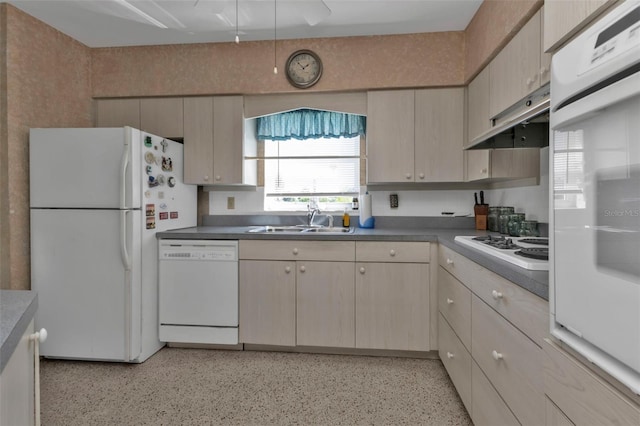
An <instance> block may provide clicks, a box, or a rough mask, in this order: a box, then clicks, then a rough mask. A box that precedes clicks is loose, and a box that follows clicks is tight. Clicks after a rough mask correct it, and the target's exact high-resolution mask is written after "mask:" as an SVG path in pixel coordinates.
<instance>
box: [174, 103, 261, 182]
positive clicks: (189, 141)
mask: <svg viewBox="0 0 640 426" xmlns="http://www.w3.org/2000/svg"><path fill="white" fill-rule="evenodd" d="M243 105H244V101H243V97H242V96H214V97H197V98H185V99H184V126H185V131H184V151H185V152H184V160H185V182H186V183H191V184H198V185H242V184H245V185H255V184H256V183H257V180H256V177H257V175H256V170H255V169H256V166H255V160H245V156H255V155H256V146H257V142H256V141H255V138H254V137H253V135H246V137H245V132H244V128H245V123H244V115H243V108H244V106H243Z"/></svg>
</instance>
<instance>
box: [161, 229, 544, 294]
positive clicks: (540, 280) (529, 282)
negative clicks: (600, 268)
mask: <svg viewBox="0 0 640 426" xmlns="http://www.w3.org/2000/svg"><path fill="white" fill-rule="evenodd" d="M250 228H251V226H199V227H193V228H185V229H177V230H173V231H165V232H158V233H157V234H156V236H157V237H158V238H165V239H187V240H256V239H259V240H343V241H430V242H438V243H441V244H443V245H445V246H447V247H449V248H450V249H452V250H454V251H455V252H457V253H460V254H461V255H463V256H465V257H467V258H469V259H470V260H473V261H474V262H476V263H478V264H479V265H481V266H484V267H485V268H487V269H489V270H490V271H492V272H495V273H496V274H498V275H500V276H502V277H504V278H506V279H508V280H509V281H512V282H513V283H515V284H517V285H519V286H520V287H522V288H524V289H526V290H528V291H530V292H531V293H533V294H535V295H537V296H539V297H541V298H543V299H545V300H548V299H549V273H548V272H547V271H529V270H526V269H524V268H521V267H518V266H515V265H512V264H510V263H508V262H505V261H503V260H500V259H497V258H495V257H493V256H490V255H487V254H484V253H483V252H480V251H478V250H474V249H472V248H468V247H466V246H463V245H460V244H458V243H456V242H455V241H454V238H455V237H456V235H487V232H486V231H476V230H474V229H469V228H440V227H438V228H419V227H411V228H406V227H398V228H393V227H384V228H375V229H363V228H355V230H354V232H353V233H352V234H340V235H335V234H334V235H328V234H285V235H283V234H260V233H247V231H248V230H249V229H250Z"/></svg>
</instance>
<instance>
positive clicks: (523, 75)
mask: <svg viewBox="0 0 640 426" xmlns="http://www.w3.org/2000/svg"><path fill="white" fill-rule="evenodd" d="M541 19H542V12H541V11H538V12H537V13H536V14H535V15H534V16H533V17H532V18H531V19H530V20H529V21H528V22H527V23H526V24H525V26H524V27H522V29H521V30H520V31H519V32H518V34H516V36H515V37H514V38H513V39H512V40H511V41H510V42H509V43H508V44H507V45H506V46H505V47H504V48H503V49H502V50H501V51H500V53H498V55H497V56H496V57H495V58H494V59H493V60H492V61H491V63H490V64H489V88H490V91H491V92H490V93H491V95H490V97H489V114H490V116H491V117H495V116H496V115H498V114H500V113H501V112H503V111H504V110H506V109H507V108H509V107H510V106H512V105H514V104H515V103H516V102H517V101H519V100H520V99H522V98H524V97H525V96H527V95H528V94H530V93H531V92H533V91H534V90H536V89H537V88H539V87H540V86H541V84H540V82H541V78H540V77H541V75H542V74H543V73H546V74H548V70H546V71H544V72H543V70H542V69H541V55H542V47H541V46H542V44H541V43H542V41H541V28H542V22H541Z"/></svg>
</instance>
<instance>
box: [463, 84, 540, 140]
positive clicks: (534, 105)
mask: <svg viewBox="0 0 640 426" xmlns="http://www.w3.org/2000/svg"><path fill="white" fill-rule="evenodd" d="M549 104H550V101H549V84H546V85H544V86H542V87H541V88H540V89H538V90H536V91H535V92H533V93H532V94H531V95H529V96H527V97H526V98H524V99H523V100H522V101H520V102H518V103H517V104H515V105H513V106H512V107H510V108H508V109H507V110H505V111H504V112H503V113H501V114H500V115H498V116H496V117H495V118H493V119H492V120H491V121H492V123H493V126H492V127H491V129H489V130H488V131H486V132H485V133H483V134H481V135H479V136H477V137H475V138H474V139H473V140H472V141H471V143H470V144H469V146H467V147H466V149H488V148H531V147H543V146H548V145H549Z"/></svg>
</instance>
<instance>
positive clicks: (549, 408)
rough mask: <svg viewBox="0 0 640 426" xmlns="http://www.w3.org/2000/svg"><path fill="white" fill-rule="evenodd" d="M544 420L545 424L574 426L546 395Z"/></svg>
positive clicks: (550, 425) (549, 425) (548, 425)
mask: <svg viewBox="0 0 640 426" xmlns="http://www.w3.org/2000/svg"><path fill="white" fill-rule="evenodd" d="M545 409H546V417H547V419H546V422H545V424H546V425H547V426H574V423H573V422H572V421H571V420H569V417H567V415H566V414H564V413H563V412H562V410H560V409H559V408H558V406H557V405H556V404H554V403H553V401H551V400H550V399H549V398H548V397H545Z"/></svg>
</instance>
